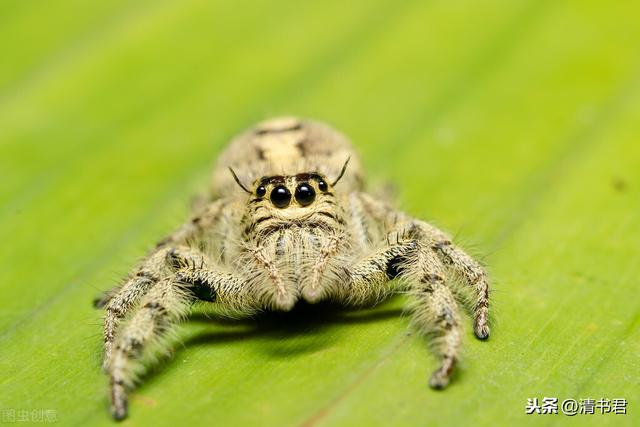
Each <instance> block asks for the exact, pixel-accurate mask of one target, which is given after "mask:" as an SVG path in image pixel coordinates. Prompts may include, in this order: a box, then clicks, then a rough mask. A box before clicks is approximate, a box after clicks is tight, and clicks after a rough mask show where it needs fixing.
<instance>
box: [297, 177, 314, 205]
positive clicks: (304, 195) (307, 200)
mask: <svg viewBox="0 0 640 427" xmlns="http://www.w3.org/2000/svg"><path fill="white" fill-rule="evenodd" d="M315 199H316V190H314V189H313V187H312V186H310V185H309V184H307V183H306V182H303V183H302V184H300V185H298V188H296V200H297V201H298V203H300V204H301V205H302V206H309V205H310V204H311V203H313V201H314V200H315Z"/></svg>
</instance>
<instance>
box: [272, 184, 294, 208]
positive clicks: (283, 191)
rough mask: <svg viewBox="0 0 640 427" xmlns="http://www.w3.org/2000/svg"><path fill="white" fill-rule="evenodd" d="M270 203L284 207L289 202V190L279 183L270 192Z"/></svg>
mask: <svg viewBox="0 0 640 427" xmlns="http://www.w3.org/2000/svg"><path fill="white" fill-rule="evenodd" d="M271 203H273V206H275V207H276V208H280V209H282V208H286V207H287V206H289V203H291V192H290V191H289V189H288V188H287V187H285V186H284V185H279V186H277V187H276V188H274V189H273V191H272V192H271Z"/></svg>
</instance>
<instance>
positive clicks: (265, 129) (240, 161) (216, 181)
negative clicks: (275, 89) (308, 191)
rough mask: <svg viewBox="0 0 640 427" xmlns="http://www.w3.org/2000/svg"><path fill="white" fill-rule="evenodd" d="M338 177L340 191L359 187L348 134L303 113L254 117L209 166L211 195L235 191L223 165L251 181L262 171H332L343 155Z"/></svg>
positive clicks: (336, 170) (333, 173)
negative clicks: (343, 170)
mask: <svg viewBox="0 0 640 427" xmlns="http://www.w3.org/2000/svg"><path fill="white" fill-rule="evenodd" d="M349 158H350V159H351V160H350V163H349V168H348V170H347V172H346V174H345V175H344V177H343V178H342V180H341V186H343V188H344V191H346V192H350V191H356V190H361V189H362V184H363V178H364V176H363V172H362V169H361V166H360V159H359V157H358V155H357V154H356V153H355V151H354V150H353V147H352V145H351V143H350V142H349V140H348V139H347V138H346V137H345V136H344V135H342V134H341V133H339V132H338V131H336V130H335V129H333V128H331V127H330V126H328V125H326V124H323V123H320V122H316V121H313V120H308V119H299V118H295V117H279V118H274V119H271V120H267V121H264V122H262V123H259V124H258V125H257V126H255V127H254V128H251V129H249V130H247V131H245V132H244V133H242V134H241V135H239V136H237V137H236V138H234V139H233V140H232V141H231V143H230V144H229V146H228V147H227V149H226V150H225V151H224V152H223V153H222V154H221V155H220V157H219V159H218V162H217V164H216V167H215V169H214V171H213V184H212V187H211V195H212V198H218V197H224V196H227V195H229V192H230V191H237V186H236V184H235V183H234V182H233V177H232V176H231V175H230V174H229V171H228V168H229V167H232V168H233V169H234V170H235V172H236V173H237V175H238V177H239V178H240V180H241V181H242V182H245V183H247V184H248V185H250V184H251V183H253V182H255V181H256V180H257V179H260V178H261V177H263V176H270V175H296V174H299V173H303V172H309V171H314V172H318V173H321V174H323V175H325V176H327V177H330V178H331V177H337V176H338V175H339V174H340V170H341V168H342V166H343V165H344V163H345V161H346V160H347V159H349Z"/></svg>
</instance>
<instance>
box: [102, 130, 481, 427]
mask: <svg viewBox="0 0 640 427" xmlns="http://www.w3.org/2000/svg"><path fill="white" fill-rule="evenodd" d="M347 163H348V165H347ZM212 181H213V185H212V186H211V191H210V194H209V196H208V200H207V201H206V203H203V204H202V206H200V207H199V208H197V209H196V210H195V213H194V215H193V216H192V218H191V219H190V220H189V221H188V222H187V223H185V224H184V225H183V226H182V227H180V228H179V229H178V230H177V231H175V232H174V233H173V234H171V235H170V236H168V237H167V238H165V239H164V240H162V241H161V242H160V243H159V244H158V245H157V247H156V248H155V249H154V250H153V251H152V252H151V253H150V254H149V255H148V256H147V257H146V258H144V260H142V262H141V263H140V265H139V266H138V267H137V268H136V269H135V270H134V271H133V272H132V273H131V275H130V276H129V277H128V278H127V279H126V281H124V284H122V285H121V286H119V287H116V288H114V289H112V290H111V291H107V292H106V293H105V294H104V295H103V296H102V297H101V298H99V299H98V300H97V301H96V305H97V306H98V307H103V308H105V309H106V316H105V318H104V351H105V354H104V370H105V371H106V373H107V375H108V376H109V378H110V391H111V393H110V395H111V411H112V414H113V417H114V418H115V419H118V420H120V419H123V418H125V417H126V416H127V393H128V392H129V391H131V390H132V389H133V386H134V383H135V380H136V378H137V374H139V373H140V372H141V371H142V370H143V362H142V356H143V355H145V354H147V353H148V352H149V350H150V347H158V344H160V347H162V344H163V343H164V341H163V340H162V338H163V337H165V336H166V334H167V333H168V332H169V331H170V330H171V328H172V326H173V325H174V324H175V323H177V322H178V321H180V320H181V319H182V318H184V317H185V315H186V314H187V313H188V311H189V309H190V307H191V305H192V303H194V302H195V301H197V300H204V301H210V302H214V303H216V304H219V306H220V307H221V308H223V309H224V310H225V311H226V312H228V313H234V314H236V315H237V314H243V315H247V314H252V313H255V312H258V311H262V310H281V311H287V310H290V309H291V308H292V307H293V306H294V305H295V304H296V302H298V301H300V300H304V301H306V302H309V303H316V302H318V301H321V300H333V301H337V302H339V303H342V304H345V305H347V306H363V305H371V304H375V303H377V302H380V301H381V300H382V299H384V298H385V297H388V296H389V295H391V294H393V293H397V292H398V291H401V292H406V293H408V294H410V298H411V304H410V309H411V311H412V313H413V321H414V323H415V324H416V326H417V328H418V329H419V330H420V331H421V332H429V333H431V334H433V335H435V336H436V339H435V340H433V343H434V347H435V352H436V353H437V355H438V357H439V358H440V367H439V368H438V369H437V370H436V371H435V372H433V374H432V375H431V378H430V380H429V385H430V386H431V387H433V388H436V389H439V388H443V387H445V386H446V385H447V384H448V383H449V380H450V377H451V374H452V372H453V369H454V367H455V365H456V362H457V361H458V358H459V353H460V346H461V340H462V326H461V320H460V315H459V309H458V300H459V298H458V297H459V295H460V294H459V293H458V292H454V291H455V289H453V288H452V287H451V286H450V285H451V283H453V282H455V281H457V282H460V283H462V289H466V290H468V291H470V292H471V293H472V295H473V300H474V302H475V304H474V309H473V315H474V332H475V335H476V337H478V338H479V339H486V338H488V337H489V326H488V309H489V287H488V283H487V279H486V275H485V272H484V271H483V269H482V267H481V266H480V265H479V264H478V263H477V262H476V261H474V260H473V259H472V258H471V257H470V256H469V255H467V254H466V253H465V252H463V251H462V250H461V249H459V248H457V247H456V246H454V245H453V244H452V243H451V240H450V238H449V236H448V235H447V234H445V233H444V232H442V231H441V230H439V229H437V228H436V227H434V226H432V225H430V224H427V223H425V222H422V221H419V220H416V219H414V218H411V217H410V216H408V215H406V214H404V213H402V212H399V211H397V210H395V209H393V208H392V207H391V206H389V205H387V204H386V203H384V202H382V201H380V200H377V199H376V198H374V197H372V196H371V195H369V194H367V193H365V192H364V191H363V182H364V180H363V174H362V170H361V167H360V162H359V159H358V157H357V155H356V154H355V153H354V151H353V149H352V146H351V144H350V143H349V141H348V140H347V139H346V138H345V137H344V136H343V135H341V134H339V133H338V132H337V131H335V130H333V129H332V128H330V127H328V126H326V125H324V124H321V123H318V122H314V121H310V120H302V119H297V118H277V119H272V120H269V121H266V122H263V123H261V124H259V125H257V126H256V127H255V128H253V129H250V130H248V131H247V132H245V133H244V134H242V135H240V136H238V137H237V138H235V139H234V140H233V141H232V142H231V144H230V146H229V147H228V149H227V150H226V151H225V152H224V153H223V154H222V155H221V157H220V159H219V162H218V166H217V167H216V168H215V169H214V172H213V180H212ZM247 183H248V184H247ZM394 278H397V279H399V280H397V281H393V280H392V279H394ZM165 346H166V344H165Z"/></svg>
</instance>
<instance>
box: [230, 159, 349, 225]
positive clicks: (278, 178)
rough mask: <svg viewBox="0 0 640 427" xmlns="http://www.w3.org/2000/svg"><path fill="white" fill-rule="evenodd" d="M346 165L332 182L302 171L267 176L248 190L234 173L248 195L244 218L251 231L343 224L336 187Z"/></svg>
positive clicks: (320, 175) (318, 174)
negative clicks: (289, 225)
mask: <svg viewBox="0 0 640 427" xmlns="http://www.w3.org/2000/svg"><path fill="white" fill-rule="evenodd" d="M346 166H347V165H346V163H345V165H344V167H343V170H342V173H341V174H340V176H338V178H337V179H334V180H333V181H331V180H329V179H328V178H327V177H326V176H324V175H323V174H321V173H319V172H301V173H297V174H295V175H271V176H264V177H262V178H260V179H257V180H256V181H255V182H254V183H253V185H251V187H249V188H247V187H246V186H245V185H243V184H242V182H241V181H240V180H239V179H237V177H236V175H235V173H234V172H233V170H231V172H232V173H233V175H234V177H235V178H236V182H237V183H238V185H239V186H240V187H241V188H242V189H243V190H244V191H245V192H246V193H248V194H249V197H248V199H247V211H246V215H245V221H246V222H247V224H249V228H248V229H249V230H252V231H254V232H258V233H263V232H265V233H267V234H269V233H270V232H272V231H275V230H278V229H279V227H282V226H285V225H286V224H292V223H294V224H298V225H302V224H307V225H310V226H312V227H315V226H318V227H324V228H327V229H329V228H332V227H334V226H335V225H336V224H338V225H339V224H343V223H344V221H343V220H342V219H341V217H342V209H341V208H340V207H339V202H338V201H337V200H336V195H335V192H334V187H335V185H336V184H337V183H338V182H339V181H340V178H342V176H343V174H344V170H345V169H346Z"/></svg>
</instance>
